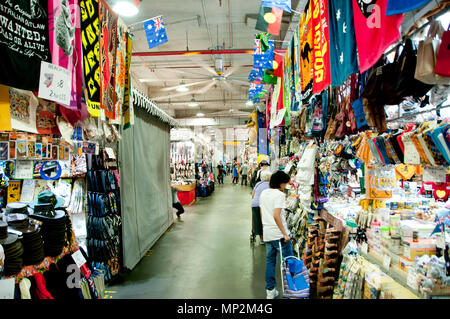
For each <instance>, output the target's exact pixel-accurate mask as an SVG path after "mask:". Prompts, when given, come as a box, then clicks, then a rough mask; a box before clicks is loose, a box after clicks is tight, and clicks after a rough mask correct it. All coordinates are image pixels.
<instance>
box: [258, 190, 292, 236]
mask: <svg viewBox="0 0 450 319" xmlns="http://www.w3.org/2000/svg"><path fill="white" fill-rule="evenodd" d="M259 206H260V207H261V220H262V224H263V233H264V241H265V242H268V241H274V240H280V239H282V238H283V233H282V232H281V230H280V228H278V225H277V223H276V222H275V218H274V217H273V211H274V209H275V208H281V214H280V217H281V222H282V224H283V227H284V231H285V232H286V233H289V229H288V227H287V223H286V212H285V210H284V209H285V208H286V196H285V195H284V193H283V192H282V191H280V190H278V189H273V188H269V189H266V190H264V191H262V193H261V196H260V199H259Z"/></svg>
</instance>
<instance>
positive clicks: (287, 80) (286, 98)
mask: <svg viewBox="0 0 450 319" xmlns="http://www.w3.org/2000/svg"><path fill="white" fill-rule="evenodd" d="M290 48H291V47H289V49H288V50H287V51H286V54H285V55H284V74H283V107H284V108H286V113H285V121H286V124H287V125H289V124H290V116H289V114H290V112H289V111H290V108H291V97H292V91H291V86H292V62H291V61H292V60H291V50H290Z"/></svg>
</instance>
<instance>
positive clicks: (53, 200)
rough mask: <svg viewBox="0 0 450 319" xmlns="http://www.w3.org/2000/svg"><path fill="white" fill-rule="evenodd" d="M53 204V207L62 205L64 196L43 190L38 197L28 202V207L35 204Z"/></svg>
mask: <svg viewBox="0 0 450 319" xmlns="http://www.w3.org/2000/svg"><path fill="white" fill-rule="evenodd" d="M40 204H53V208H55V209H56V208H61V207H64V198H62V197H61V196H56V195H55V194H53V192H52V191H49V190H45V191H42V192H40V193H39V194H38V197H37V198H36V199H35V200H33V201H32V202H31V203H30V207H31V208H33V209H34V207H35V206H36V205H40Z"/></svg>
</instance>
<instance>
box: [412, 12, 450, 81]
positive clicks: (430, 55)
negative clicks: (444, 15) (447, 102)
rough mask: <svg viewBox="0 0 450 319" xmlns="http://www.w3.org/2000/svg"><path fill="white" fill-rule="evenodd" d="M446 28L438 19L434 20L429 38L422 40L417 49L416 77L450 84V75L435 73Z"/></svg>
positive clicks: (420, 79)
mask: <svg viewBox="0 0 450 319" xmlns="http://www.w3.org/2000/svg"><path fill="white" fill-rule="evenodd" d="M443 33H444V28H443V27H442V25H441V24H440V23H439V22H438V21H432V22H431V26H430V30H429V31H428V35H427V38H426V39H425V40H423V41H420V43H419V48H418V50H417V65H416V72H415V74H414V77H415V78H416V79H417V80H419V81H422V82H424V83H427V84H448V83H450V77H443V76H440V75H438V74H436V73H434V69H435V68H436V53H437V51H438V49H439V46H440V45H441V38H442V34H443Z"/></svg>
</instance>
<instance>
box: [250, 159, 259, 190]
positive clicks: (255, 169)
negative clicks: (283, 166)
mask: <svg viewBox="0 0 450 319" xmlns="http://www.w3.org/2000/svg"><path fill="white" fill-rule="evenodd" d="M260 168H261V166H260V164H256V163H255V164H253V170H252V177H251V178H250V187H251V188H255V185H256V178H257V177H258V172H259V170H260Z"/></svg>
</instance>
